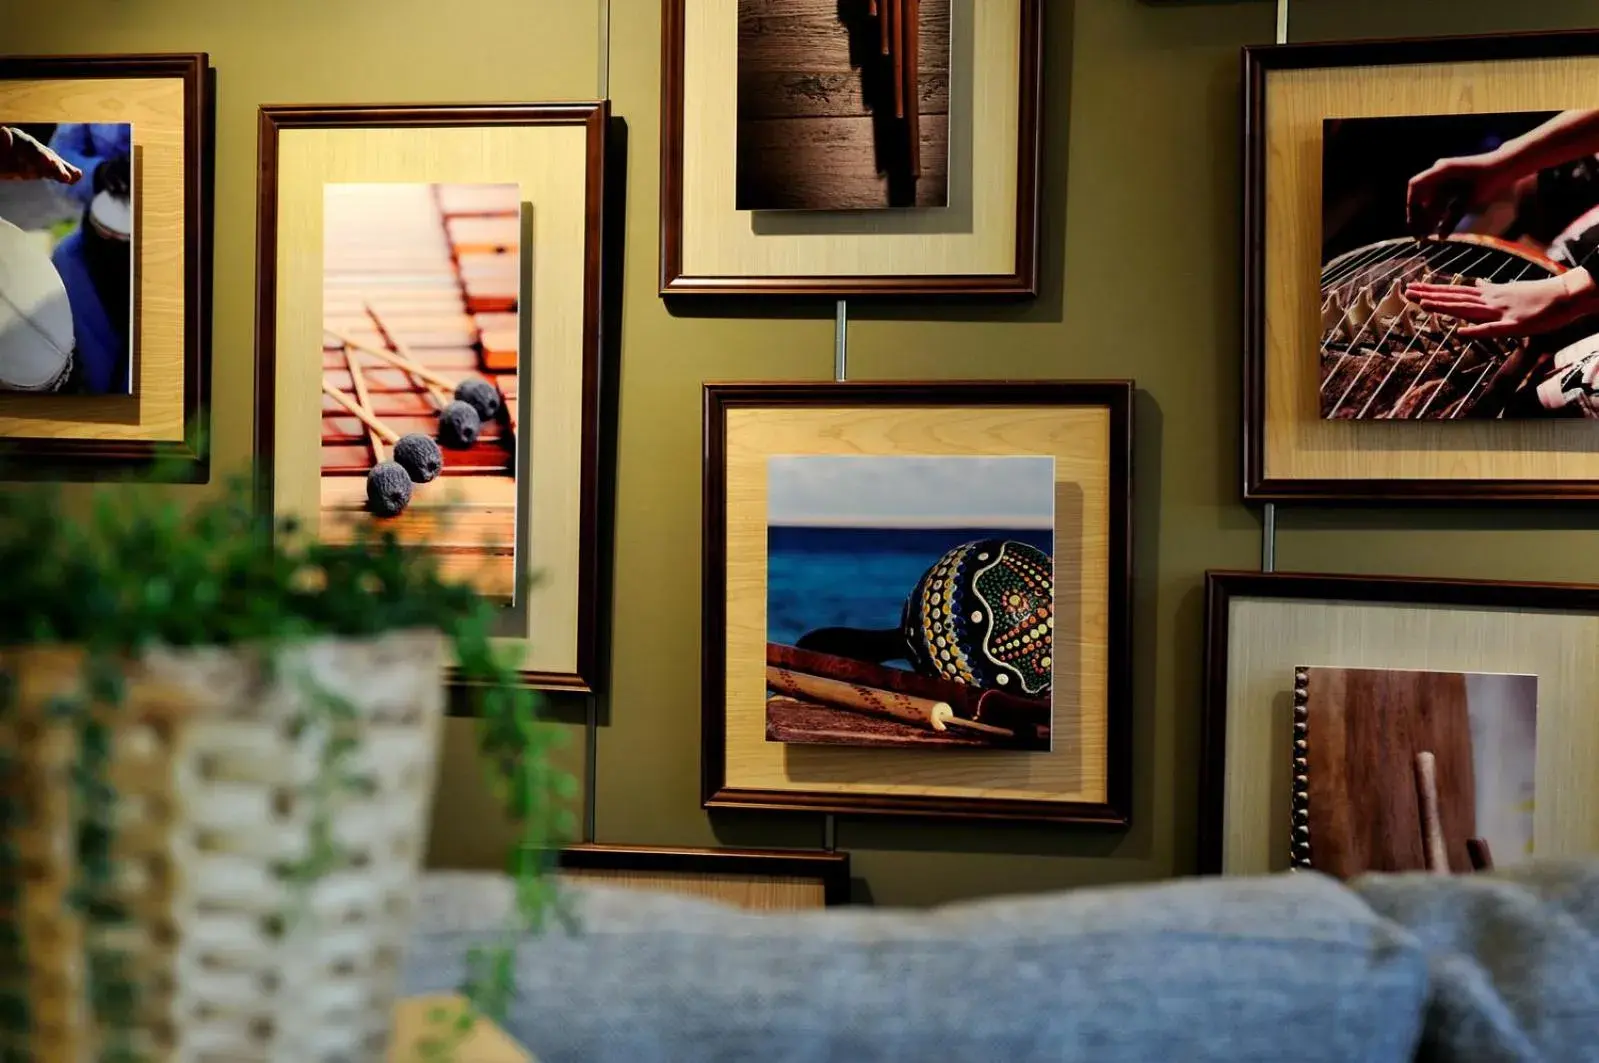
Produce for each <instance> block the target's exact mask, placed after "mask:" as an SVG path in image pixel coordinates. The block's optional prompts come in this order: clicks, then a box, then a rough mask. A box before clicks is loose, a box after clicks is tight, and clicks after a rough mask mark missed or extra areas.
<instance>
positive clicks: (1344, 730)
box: [1199, 572, 1599, 878]
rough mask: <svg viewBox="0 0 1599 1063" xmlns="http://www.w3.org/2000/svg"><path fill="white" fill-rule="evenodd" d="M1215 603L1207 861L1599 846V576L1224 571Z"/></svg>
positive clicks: (1487, 862)
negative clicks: (1546, 578)
mask: <svg viewBox="0 0 1599 1063" xmlns="http://www.w3.org/2000/svg"><path fill="white" fill-rule="evenodd" d="M1206 599H1207V606H1206V632H1205V647H1206V658H1205V703H1204V706H1203V715H1202V718H1201V733H1200V743H1201V761H1200V821H1199V827H1200V852H1199V865H1200V870H1201V871H1202V872H1205V873H1210V874H1217V873H1226V874H1265V873H1269V872H1276V871H1282V870H1286V869H1288V868H1290V867H1300V868H1308V869H1312V870H1316V871H1320V872H1323V873H1326V874H1330V875H1335V876H1337V877H1341V878H1347V877H1351V876H1354V875H1358V874H1361V873H1363V872H1367V871H1428V870H1432V871H1451V872H1469V871H1473V870H1485V869H1489V868H1494V867H1505V866H1510V865H1513V864H1516V863H1520V862H1523V861H1525V860H1528V859H1530V858H1531V857H1533V856H1534V855H1537V856H1538V857H1557V858H1558V857H1561V856H1576V855H1580V854H1583V853H1588V852H1592V851H1593V850H1594V849H1595V848H1596V847H1599V800H1596V798H1599V784H1596V782H1595V779H1594V775H1593V770H1592V767H1593V765H1594V763H1596V762H1599V717H1596V716H1595V714H1594V713H1593V712H1592V711H1591V710H1592V697H1591V693H1592V690H1593V687H1594V684H1595V683H1596V682H1599V587H1592V586H1581V585H1574V584H1537V583H1495V582H1486V581H1466V580H1432V579H1415V578H1408V577H1398V576H1343V575H1303V574H1295V573H1260V572H1212V573H1209V574H1208V575H1207V577H1206Z"/></svg>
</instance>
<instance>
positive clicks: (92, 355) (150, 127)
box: [0, 55, 212, 480]
mask: <svg viewBox="0 0 1599 1063" xmlns="http://www.w3.org/2000/svg"><path fill="white" fill-rule="evenodd" d="M211 106H212V105H211V70H210V66H209V63H208V61H207V58H206V56H204V55H158V56H81V57H44V58H0V476H3V477H4V478H12V479H24V478H26V479H36V478H39V477H40V476H58V475H59V476H61V477H62V478H73V477H74V472H76V473H77V474H80V475H93V474H94V473H95V472H96V471H103V470H106V469H108V468H112V467H117V466H123V467H126V466H129V465H141V464H147V463H149V462H150V461H151V460H152V459H157V458H160V459H163V467H162V472H163V474H164V475H167V476H175V477H176V478H178V479H182V480H203V479H204V478H205V477H206V475H207V469H206V454H205V447H204V443H203V441H202V435H203V425H202V424H201V419H202V412H203V407H204V405H205V401H206V396H207V387H206V365H205V362H206V355H207V352H206V346H207V343H208V335H207V329H208V317H207V315H208V288H207V286H208V283H209V273H210V264H209V244H208V241H209V235H208V225H209V219H210V213H211V203H210V175H211V128H212V111H211Z"/></svg>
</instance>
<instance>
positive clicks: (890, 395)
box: [700, 380, 1133, 827]
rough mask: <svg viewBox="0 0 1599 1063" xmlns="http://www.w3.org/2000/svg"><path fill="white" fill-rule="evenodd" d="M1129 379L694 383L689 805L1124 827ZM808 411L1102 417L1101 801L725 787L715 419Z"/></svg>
mask: <svg viewBox="0 0 1599 1063" xmlns="http://www.w3.org/2000/svg"><path fill="white" fill-rule="evenodd" d="M1132 404H1133V384H1132V382H1131V381H1122V380H1106V381H1087V382H1067V381H1055V380H1046V381H1004V382H998V381H991V380H989V381H960V380H951V381H940V382H937V383H914V384H900V383H892V382H886V381H850V382H847V383H792V384H754V383H744V384H738V383H727V384H706V385H705V434H704V440H705V452H704V480H703V503H704V510H703V525H702V535H703V549H702V559H701V565H702V568H701V586H702V592H701V606H700V608H701V616H702V625H703V627H702V632H701V647H702V648H701V675H700V689H701V698H702V702H701V723H700V733H701V752H700V779H701V783H700V785H701V797H702V800H703V804H704V806H705V807H706V808H712V809H763V810H772V811H800V812H830V813H838V814H848V815H863V816H895V815H897V816H915V817H940V818H953V819H986V820H1010V821H1016V822H1056V823H1080V824H1089V825H1097V826H1105V827H1126V826H1128V825H1129V823H1130V822H1131V813H1132V729H1131V722H1130V721H1131V707H1132V440H1133V433H1132ZM794 406H811V407H827V408H848V407H857V406H877V407H885V406H886V407H893V406H921V407H927V406H952V407H964V406H1060V407H1071V406H1101V407H1105V408H1106V409H1107V410H1109V411H1110V448H1109V449H1110V469H1109V475H1110V556H1109V569H1110V571H1109V573H1108V579H1107V584H1108V587H1109V591H1110V601H1109V603H1108V614H1107V615H1108V624H1107V630H1108V632H1109V634H1108V639H1109V646H1108V652H1107V654H1106V658H1107V667H1108V674H1107V677H1106V716H1107V719H1106V751H1105V756H1106V772H1105V778H1106V787H1107V791H1106V800H1105V801H1104V802H1103V803H1092V802H1079V803H1060V802H1052V801H1026V800H1007V799H986V798H975V797H912V796H899V795H887V794H881V795H879V794H851V793H807V792H803V791H788V790H756V789H738V788H733V787H730V786H728V784H727V763H726V738H727V720H726V710H727V704H726V702H727V649H726V629H727V604H726V603H727V478H726V468H727V436H726V428H727V411H729V410H731V409H736V408H756V409H764V408H784V407H794Z"/></svg>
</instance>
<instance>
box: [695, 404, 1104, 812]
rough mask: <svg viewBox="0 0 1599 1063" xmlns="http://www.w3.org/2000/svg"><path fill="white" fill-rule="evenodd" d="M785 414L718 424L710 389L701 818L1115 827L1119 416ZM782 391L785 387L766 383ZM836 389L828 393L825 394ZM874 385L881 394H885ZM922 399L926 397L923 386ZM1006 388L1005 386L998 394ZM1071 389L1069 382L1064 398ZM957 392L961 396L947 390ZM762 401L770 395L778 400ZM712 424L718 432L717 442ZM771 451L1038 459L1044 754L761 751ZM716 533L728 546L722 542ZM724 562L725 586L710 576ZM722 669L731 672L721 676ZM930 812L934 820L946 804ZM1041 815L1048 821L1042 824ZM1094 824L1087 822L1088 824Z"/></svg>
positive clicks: (998, 407)
mask: <svg viewBox="0 0 1599 1063" xmlns="http://www.w3.org/2000/svg"><path fill="white" fill-rule="evenodd" d="M872 386H873V385H855V384H851V385H844V386H843V387H842V388H839V389H838V395H839V397H838V399H837V400H835V403H836V404H833V403H828V402H827V401H826V398H825V397H824V396H819V397H818V398H817V400H816V404H815V405H807V404H805V403H803V402H800V403H796V402H793V401H785V400H779V401H777V402H774V403H773V404H772V405H767V406H763V405H761V404H760V403H759V402H758V401H755V402H754V403H753V404H751V405H744V404H742V403H740V404H734V405H731V406H729V407H728V408H726V409H724V410H721V411H720V412H718V410H717V403H718V401H719V400H718V399H717V397H716V396H717V391H716V386H715V385H713V386H711V387H710V388H709V389H708V408H707V431H708V432H709V433H711V434H712V436H713V437H716V438H714V439H713V441H712V443H711V444H710V446H709V450H708V453H709V454H710V455H711V458H710V460H711V461H712V462H713V463H715V462H716V461H717V458H718V456H720V459H721V462H722V465H723V470H725V472H724V471H722V470H717V469H716V468H714V467H708V470H707V478H708V479H707V505H713V504H716V500H725V512H724V513H723V514H715V515H710V514H708V516H707V525H706V535H707V551H706V552H707V557H706V565H707V577H706V595H707V596H708V600H709V601H712V602H720V603H721V607H722V608H721V610H720V615H717V611H716V610H715V607H714V605H713V606H712V612H711V613H710V614H708V617H707V620H706V639H707V641H708V643H709V644H712V645H714V646H717V647H719V648H720V650H721V652H720V653H719V654H718V653H714V652H713V653H711V654H710V655H708V656H707V658H706V666H705V667H706V675H705V685H704V693H705V698H706V701H705V723H704V726H705V728H706V736H707V737H706V742H707V746H706V779H705V784H706V795H707V801H708V803H709V804H710V805H711V806H713V807H714V806H718V805H720V804H724V803H725V804H729V805H755V806H758V807H772V808H784V807H790V808H835V807H836V808H839V809H848V810H856V811H867V812H905V811H911V812H914V811H915V810H916V809H917V808H919V807H920V808H926V809H928V810H929V811H934V810H938V811H941V812H945V813H952V814H967V815H979V816H980V815H988V816H991V817H999V818H1004V817H1006V816H1014V817H1020V818H1028V817H1036V818H1052V817H1053V818H1067V819H1069V818H1073V816H1074V815H1076V816H1081V817H1082V818H1084V819H1088V820H1093V819H1096V818H1097V819H1098V820H1100V821H1105V820H1106V819H1107V818H1110V819H1115V820H1117V821H1122V820H1124V818H1125V807H1124V805H1123V804H1122V802H1121V791H1120V785H1121V783H1120V779H1119V777H1118V778H1112V773H1113V772H1116V773H1118V774H1119V772H1120V771H1121V752H1122V751H1121V748H1120V742H1119V737H1120V736H1119V735H1118V734H1117V733H1116V732H1117V730H1118V727H1119V722H1116V723H1113V720H1112V717H1113V714H1121V713H1124V712H1125V704H1124V702H1123V701H1122V700H1121V699H1122V697H1124V694H1122V693H1116V694H1115V695H1114V696H1113V691H1121V690H1123V688H1122V686H1121V679H1120V673H1121V665H1122V663H1123V662H1122V660H1121V653H1122V649H1123V647H1124V643H1123V642H1122V637H1121V632H1122V617H1123V613H1122V606H1121V605H1120V604H1119V601H1120V597H1121V595H1122V594H1123V589H1124V586H1125V585H1124V583H1123V581H1122V562H1121V560H1120V558H1122V556H1123V554H1122V549H1123V548H1124V546H1125V543H1124V542H1122V541H1121V540H1122V538H1123V536H1121V534H1120V529H1121V528H1122V527H1124V525H1122V524H1121V523H1120V522H1119V521H1118V519H1117V512H1118V510H1119V509H1120V508H1121V507H1122V506H1123V505H1124V504H1125V498H1124V497H1122V489H1121V486H1124V485H1121V486H1119V485H1118V484H1117V474H1116V470H1117V467H1118V464H1119V463H1118V462H1117V460H1116V459H1115V457H1114V456H1115V455H1116V454H1117V453H1118V452H1119V450H1120V448H1121V447H1122V441H1121V439H1120V436H1119V429H1118V430H1113V429H1112V421H1113V419H1115V415H1114V413H1113V411H1112V410H1111V409H1108V408H1106V407H1105V406H1096V405H1093V404H1084V405H1080V406H1078V405H1072V404H1070V403H1069V402H1063V404H1061V405H1035V406H1028V405H1025V404H1024V403H1022V402H1021V401H1020V400H1021V398H1022V395H1023V394H1024V393H1025V392H1026V390H1027V389H1028V387H1029V386H1028V385H1020V384H1018V385H1015V387H1016V388H1017V389H1019V390H1017V391H1016V392H1015V397H1016V400H1017V404H1015V405H1011V404H1004V403H1001V402H1000V401H999V400H998V399H997V398H996V399H994V400H992V401H993V402H994V403H995V404H993V405H988V404H974V405H971V406H961V405H942V406H941V405H938V404H937V403H936V401H934V400H933V399H932V398H931V396H929V398H928V399H927V401H926V404H925V405H922V404H905V405H900V404H891V405H885V406H878V405H868V404H865V403H864V401H861V402H850V401H848V399H847V397H846V394H847V391H848V389H851V388H856V389H861V388H867V387H872ZM771 387H779V386H771ZM835 387H838V386H835ZM879 387H881V386H880V385H879ZM923 387H934V389H935V390H936V386H927V385H924V386H923ZM996 387H998V388H1000V389H1003V388H1004V387H1005V385H997V386H996ZM1060 387H1062V389H1069V388H1070V387H1072V385H1060ZM951 388H952V389H954V390H953V391H952V394H955V393H958V391H959V385H951ZM774 394H777V392H775V391H774ZM718 421H721V423H722V428H720V429H719V428H718ZM779 454H883V455H892V454H916V455H939V454H947V455H984V454H987V455H1014V454H1048V455H1052V456H1053V457H1054V458H1055V473H1056V478H1057V495H1056V514H1057V518H1056V521H1057V523H1056V527H1057V532H1056V534H1057V546H1056V555H1055V565H1056V573H1057V578H1056V616H1057V621H1058V623H1057V627H1056V630H1055V645H1056V649H1057V652H1056V654H1055V664H1054V685H1053V691H1054V699H1055V710H1054V712H1055V715H1054V745H1053V749H1052V750H1051V751H1050V752H1047V753H1043V752H1036V753H1035V752H1011V751H995V750H958V749H940V750H936V751H927V752H919V751H915V750H899V749H895V750H880V749H850V748H843V747H825V746H784V745H782V744H779V743H774V742H768V741H766V734H765V711H764V706H765V700H766V698H765V691H766V564H767V561H766V514H767V493H766V492H767V488H766V469H767V459H768V458H769V457H771V456H772V455H779ZM722 520H725V542H724V541H719V536H720V535H722V534H723V529H722V528H719V527H717V525H718V524H720V523H721V521H722ZM722 557H725V578H724V577H722V576H721V575H720V574H719V573H717V572H716V569H717V567H718V566H721V565H722V563H723V562H722V560H721V558H722ZM724 668H725V671H724ZM941 806H942V807H941ZM1051 809H1053V810H1054V811H1051ZM1096 809H1097V810H1098V811H1097V812H1096V811H1094V810H1096Z"/></svg>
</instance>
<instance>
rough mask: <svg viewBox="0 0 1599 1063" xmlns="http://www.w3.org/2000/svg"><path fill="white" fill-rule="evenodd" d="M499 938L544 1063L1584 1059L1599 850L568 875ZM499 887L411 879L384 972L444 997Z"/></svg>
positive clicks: (1593, 1020)
mask: <svg viewBox="0 0 1599 1063" xmlns="http://www.w3.org/2000/svg"><path fill="white" fill-rule="evenodd" d="M573 893H574V899H575V902H576V911H577V913H578V918H579V921H580V926H579V927H578V928H577V930H576V932H575V933H568V932H566V931H555V932H551V933H549V934H546V935H543V936H540V937H538V938H535V939H531V940H529V941H528V942H526V944H525V945H524V946H523V948H522V949H521V950H520V955H519V959H518V971H519V973H518V985H519V990H520V996H519V999H518V1000H517V1002H516V1004H515V1007H514V1009H513V1011H512V1014H511V1017H510V1020H509V1022H508V1023H507V1026H508V1032H510V1033H511V1034H512V1036H514V1037H515V1038H516V1039H517V1040H519V1041H521V1042H522V1043H524V1044H526V1045H527V1046H528V1047H529V1048H530V1049H531V1050H532V1051H533V1052H534V1053H535V1054H536V1055H537V1056H538V1058H539V1060H540V1063H569V1061H570V1063H609V1061H613V1060H614V1061H619V1063H735V1061H737V1063H746V1061H757V1063H802V1061H803V1063H879V1061H882V1063H887V1061H905V1063H913V1061H914V1063H966V1061H971V1063H1035V1061H1036V1063H1044V1061H1046V1060H1047V1061H1049V1063H1076V1061H1082V1063H1090V1061H1092V1063H1121V1061H1123V1060H1127V1061H1139V1063H1168V1061H1170V1063H1178V1061H1185V1063H1186V1061H1194V1063H1209V1061H1216V1063H1223V1061H1225V1063H1249V1061H1255V1060H1259V1061H1262V1063H1265V1061H1270V1063H1281V1061H1284V1060H1292V1061H1293V1063H1322V1061H1326V1063H1335V1061H1336V1063H1387V1061H1396V1063H1399V1061H1409V1060H1420V1061H1424V1063H1437V1061H1453V1060H1469V1061H1478V1060H1481V1061H1492V1063H1499V1061H1506V1063H1508V1061H1516V1063H1522V1061H1526V1063H1532V1061H1540V1063H1542V1061H1548V1063H1581V1061H1584V1060H1599V864H1569V863H1567V864H1557V863H1549V864H1543V865H1538V866H1534V867H1531V868H1528V869H1525V870H1522V871H1519V872H1513V873H1512V872H1505V873H1500V874H1496V875H1479V876H1461V877H1431V876H1420V875H1413V876H1393V877H1371V878H1367V879H1364V880H1362V881H1360V882H1358V883H1356V884H1354V886H1353V888H1345V887H1343V886H1341V885H1339V884H1338V883H1335V882H1333V881H1332V880H1330V879H1327V878H1323V877H1321V876H1318V875H1310V874H1299V875H1291V876H1287V875H1285V876H1280V877H1273V878H1257V879H1208V880H1197V879H1196V880H1187V881H1180V882H1174V883H1170V884H1165V885H1157V886H1147V887H1127V888H1122V889H1110V890H1092V891H1081V892H1074V893H1063V894H1058V895H1047V896H1032V897H1018V898H1006V899H994V900H986V901H978V902H968V903H963V904H956V905H950V906H948V907H944V908H940V909H934V910H928V911H899V910H889V909H871V908H835V909H830V910H825V911H817V912H807V913H798V914H782V915H776V914H756V913H749V912H743V911H740V910H736V909H730V908H725V907H722V906H720V905H717V904H714V903H710V902H706V901H700V900H694V899H689V898H679V897H675V896H669V895H665V894H660V895H656V894H644V893H639V892H634V891H630V890H620V889H616V888H603V887H584V888H574V889H573ZM509 904H510V891H509V889H508V883H507V882H506V881H505V880H503V879H501V878H499V877H497V876H485V875H473V874H464V873H441V874H434V875H431V876H429V877H428V878H427V880H426V881H425V883H424V886H423V889H422V899H421V907H420V913H421V915H420V925H419V929H418V931H417V934H416V936H415V938H414V941H413V943H412V947H411V949H410V952H409V955H408V958H407V963H406V970H405V977H404V989H405V991H406V992H408V993H431V992H447V991H450V990H453V989H454V988H455V987H456V986H457V985H458V984H459V982H460V977H461V957H462V955H463V953H464V951H465V948H466V947H467V945H469V944H470V943H471V942H473V941H477V940H484V939H485V931H486V930H488V929H489V928H492V927H494V926H497V925H501V924H500V920H501V919H502V918H503V917H504V915H505V913H506V912H507V910H508V906H509Z"/></svg>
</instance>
